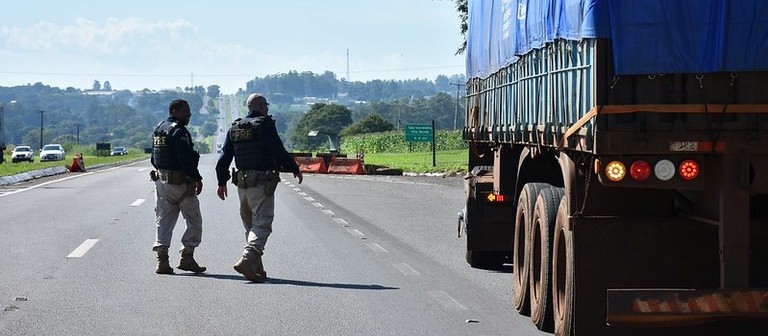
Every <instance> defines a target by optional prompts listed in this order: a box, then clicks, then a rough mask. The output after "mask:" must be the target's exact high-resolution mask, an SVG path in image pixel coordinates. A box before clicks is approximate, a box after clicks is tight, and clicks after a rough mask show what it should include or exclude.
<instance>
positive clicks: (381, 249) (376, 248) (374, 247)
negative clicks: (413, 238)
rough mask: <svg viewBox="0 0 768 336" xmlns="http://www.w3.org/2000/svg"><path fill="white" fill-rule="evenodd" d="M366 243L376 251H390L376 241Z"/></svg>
mask: <svg viewBox="0 0 768 336" xmlns="http://www.w3.org/2000/svg"><path fill="white" fill-rule="evenodd" d="M365 245H367V246H368V248H369V249H371V250H374V251H376V252H389V251H387V249H385V248H383V247H381V245H379V244H376V243H368V244H365Z"/></svg>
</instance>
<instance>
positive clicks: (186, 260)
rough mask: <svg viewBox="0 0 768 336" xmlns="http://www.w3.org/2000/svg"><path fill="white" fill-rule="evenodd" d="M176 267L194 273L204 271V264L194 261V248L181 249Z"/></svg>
mask: <svg viewBox="0 0 768 336" xmlns="http://www.w3.org/2000/svg"><path fill="white" fill-rule="evenodd" d="M176 268H178V269H180V270H182V271H189V272H194V273H204V272H205V270H206V268H205V267H204V266H200V265H198V264H197V261H195V258H194V250H191V249H186V248H185V249H182V250H181V259H179V266H176Z"/></svg>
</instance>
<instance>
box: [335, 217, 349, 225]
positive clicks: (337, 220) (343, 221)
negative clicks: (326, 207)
mask: <svg viewBox="0 0 768 336" xmlns="http://www.w3.org/2000/svg"><path fill="white" fill-rule="evenodd" d="M333 220H334V221H335V222H336V223H339V224H344V225H346V224H349V223H347V221H345V220H344V218H334V219H333Z"/></svg>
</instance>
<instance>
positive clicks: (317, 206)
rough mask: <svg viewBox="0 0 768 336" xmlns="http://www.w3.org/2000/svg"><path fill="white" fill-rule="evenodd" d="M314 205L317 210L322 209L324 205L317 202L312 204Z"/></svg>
mask: <svg viewBox="0 0 768 336" xmlns="http://www.w3.org/2000/svg"><path fill="white" fill-rule="evenodd" d="M312 205H314V206H315V208H322V207H323V205H322V204H320V203H317V202H315V203H312Z"/></svg>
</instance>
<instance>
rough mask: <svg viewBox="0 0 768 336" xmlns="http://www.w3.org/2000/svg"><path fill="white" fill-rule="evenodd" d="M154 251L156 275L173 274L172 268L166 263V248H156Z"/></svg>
mask: <svg viewBox="0 0 768 336" xmlns="http://www.w3.org/2000/svg"><path fill="white" fill-rule="evenodd" d="M154 250H155V251H156V252H157V268H156V269H155V273H157V274H173V268H172V267H171V264H170V263H168V248H167V247H162V246H160V247H156V248H154Z"/></svg>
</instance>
